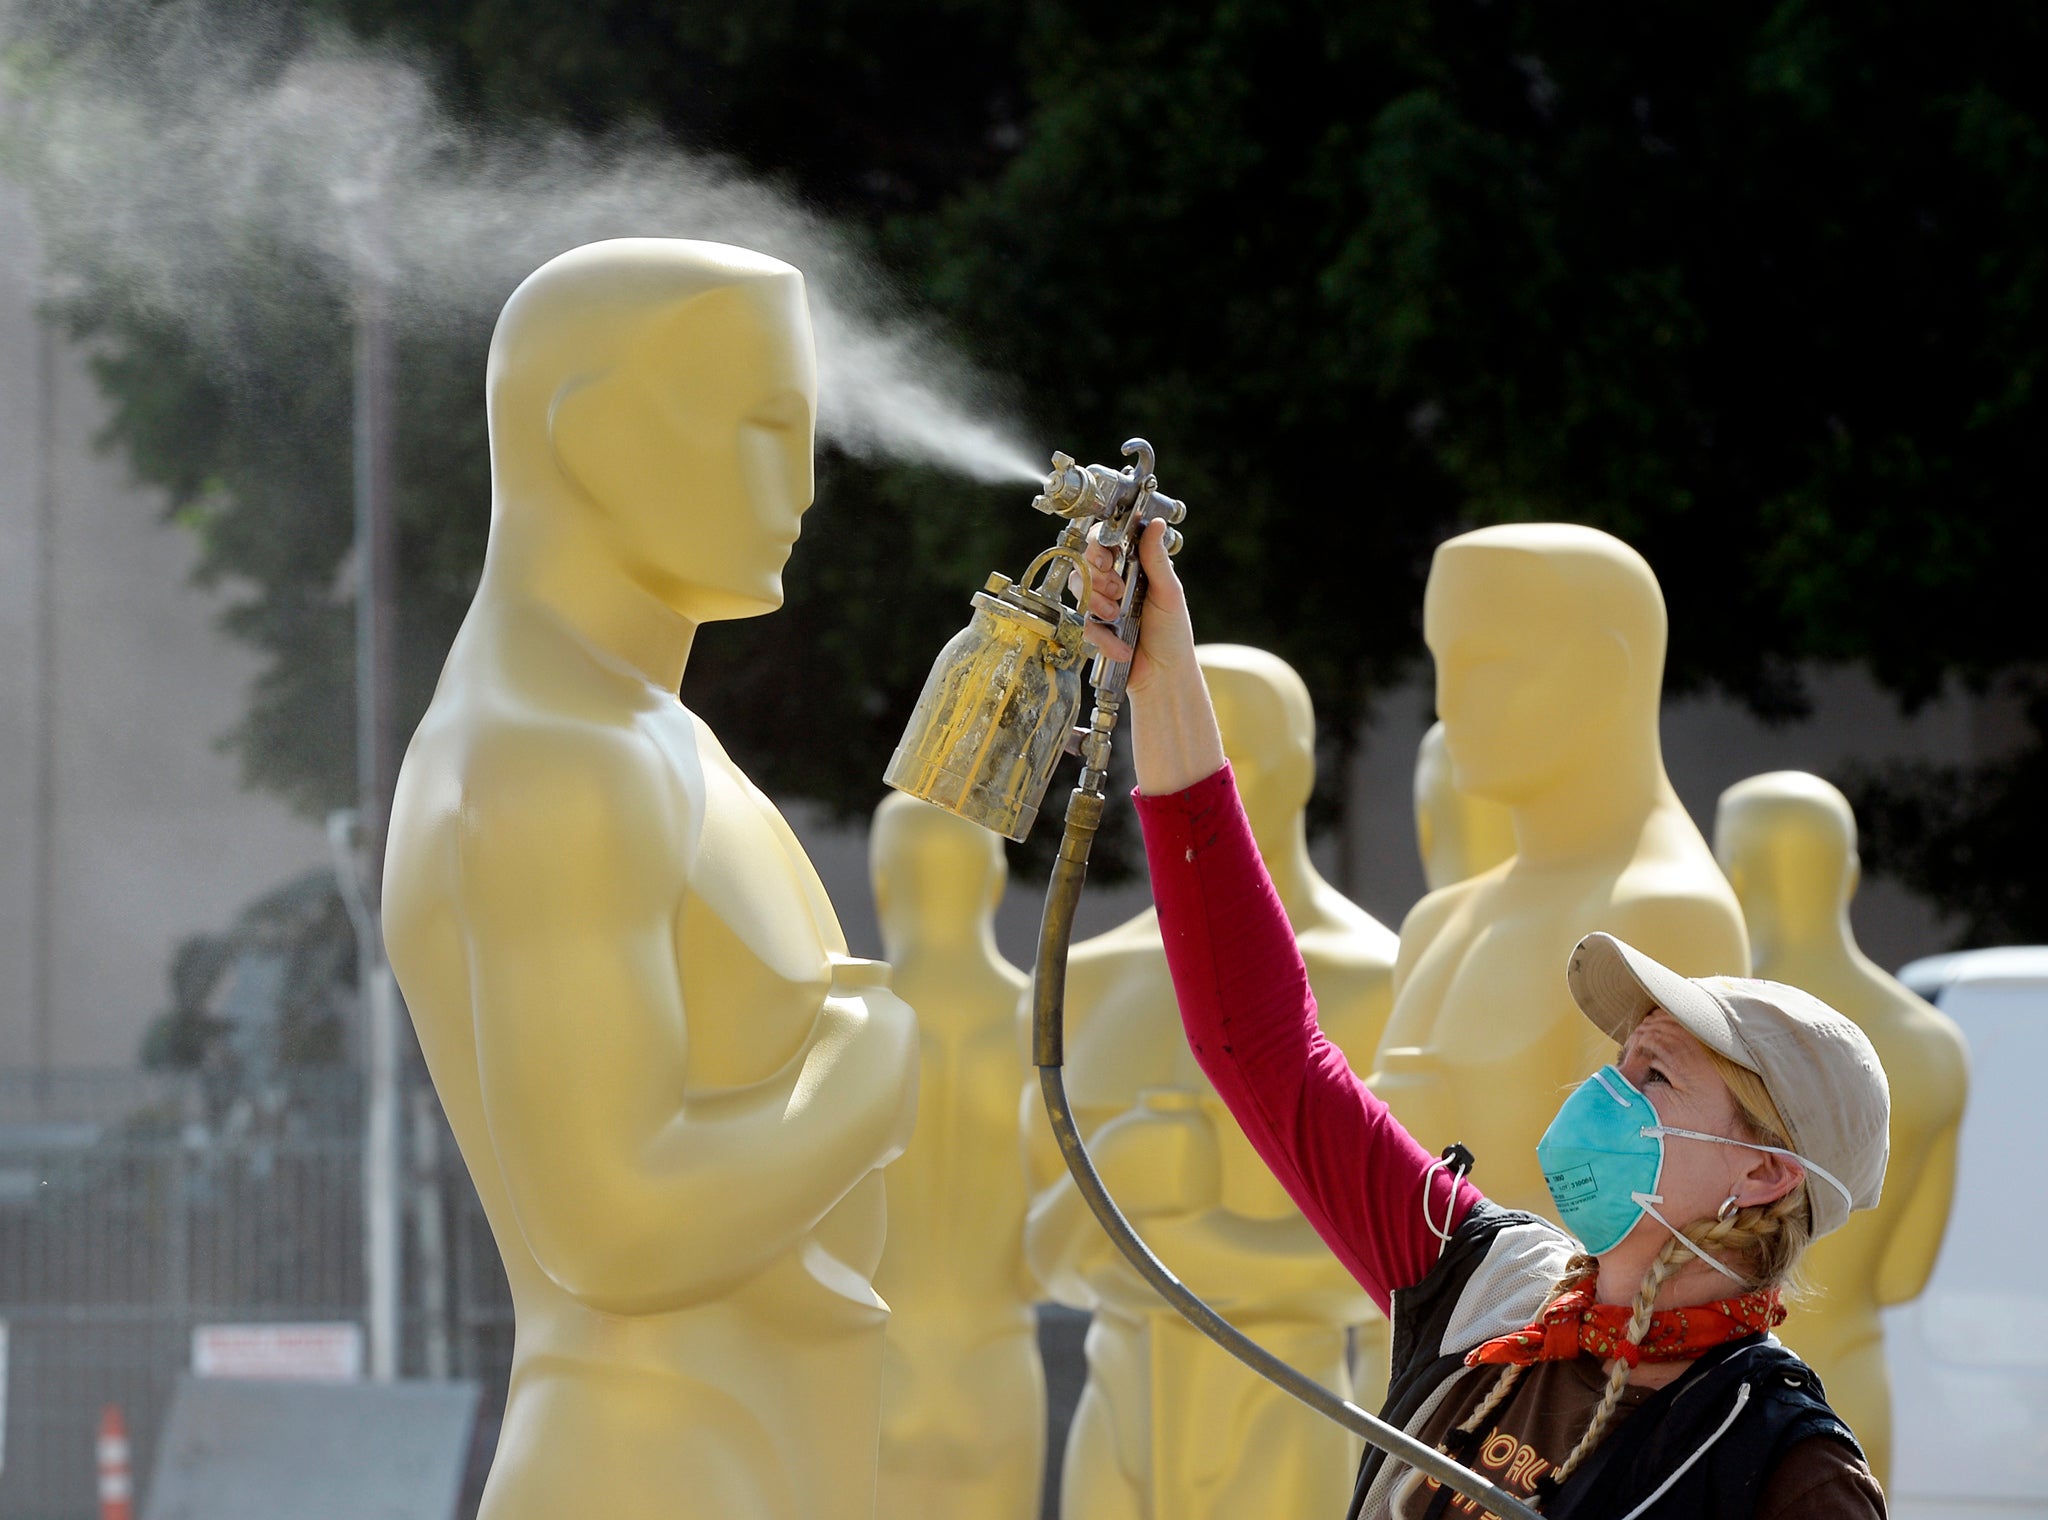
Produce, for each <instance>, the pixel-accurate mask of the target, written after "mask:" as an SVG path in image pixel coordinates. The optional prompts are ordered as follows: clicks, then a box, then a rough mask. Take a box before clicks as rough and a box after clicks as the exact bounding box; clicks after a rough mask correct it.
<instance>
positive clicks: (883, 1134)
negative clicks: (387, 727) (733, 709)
mask: <svg viewBox="0 0 2048 1520" xmlns="http://www.w3.org/2000/svg"><path fill="white" fill-rule="evenodd" d="M630 742H631V741H611V740H606V741H595V742H594V743H593V744H591V745H588V746H585V747H583V748H581V749H578V750H576V751H575V752H573V753H566V754H564V753H557V754H549V753H547V746H546V744H545V742H541V743H534V744H529V745H526V746H524V747H523V748H521V749H520V750H518V751H517V752H515V753H513V754H510V755H507V756H502V757H494V761H485V762H481V763H479V765H478V766H477V777H476V780H475V783H474V785H473V786H472V788H471V791H470V793H469V794H468V795H466V796H465V798H464V809H463V827H462V830H461V836H460V843H459V846H458V849H459V886H458V893H459V903H460V915H461V919H462V922H463V926H464V930H465V933H466V936H467V939H468V947H467V948H468V954H469V963H470V968H471V982H472V998H473V1007H474V1010H475V1023H476V1046H477V1059H478V1067H479V1074H480V1078H481V1081H482V1088H483V1103H484V1112H485V1117H486V1120H487V1122H488V1124H489V1127H490V1134H491V1140H492V1144H493V1146H494V1148H495V1150H496V1153H497V1159H498V1164H499V1167H500V1169H501V1171H502V1173H503V1175H504V1178H505V1183H506V1187H507V1190H508V1192H509V1193H510V1195H511V1200H512V1204H513V1208H514V1210H515V1212H516V1213H517V1216H518V1220H519V1224H520V1228H521V1230H522V1232H523V1233H524V1235H525V1236H526V1239H527V1242H528V1244H529V1245H530V1246H531V1247H532V1249H533V1252H534V1255H535V1258H536V1259H537V1260H538V1261H539V1262H540V1264H541V1266H542V1268H543V1269H544V1270H545V1271H546V1272H547V1273H548V1275H549V1276H550V1277H552V1278H553V1279H554V1280H555V1281H556V1282H557V1283H559V1284H560V1285H561V1286H562V1287H563V1288H564V1290H566V1291H567V1292H569V1293H571V1294H573V1295H574V1296H576V1297H577V1298H579V1299H582V1300H583V1301H584V1302H586V1303H588V1304H589V1305H591V1306H592V1307H593V1308H597V1309H600V1310H604V1311H606V1312H612V1313H650V1312H660V1311H664V1310H669V1309H674V1308H679V1307H682V1306H685V1305H688V1304H691V1303H696V1302H701V1301H703V1300H706V1299H709V1298H713V1297H716V1296H717V1295H719V1294H721V1293H723V1292H725V1291H727V1290H729V1289H730V1288H731V1287H732V1286H734V1285H735V1284H736V1283H738V1282H740V1281H743V1280H744V1279H745V1278H746V1277H747V1276H749V1275H750V1274H751V1273H753V1272H755V1271H757V1270H758V1269H759V1268H761V1267H762V1266H764V1265H766V1264H767V1263H768V1262H769V1261H771V1260H773V1259H774V1258H775V1257H777V1256H779V1255H781V1254H782V1253H784V1252H786V1251H787V1250H789V1249H790V1248H791V1247H792V1246H793V1245H795V1244H796V1243H797V1241H798V1240H800V1239H801V1237H802V1236H803V1235H804V1234H805V1233H806V1232H807V1231H809V1230H810V1229H811V1228H812V1227H813V1226H814V1225H815V1224H816V1223H817V1222H818V1221H819V1220H820V1219H821V1218H823V1216H824V1215H825V1213H826V1212H827V1211H828V1210H829V1209H830V1208H831V1207H832V1206H833V1204H835V1203H836V1202H837V1201H838V1200H839V1199H840V1198H841V1197H843V1196H844V1195H845V1194H846V1192H847V1191H848V1190H849V1189H851V1188H852V1187H853V1185H854V1184H855V1183H856V1182H858V1181H859V1180H860V1179H861V1178H862V1177H863V1176H865V1175H866V1173H867V1172H868V1171H870V1170H871V1169H873V1168H874V1167H875V1166H877V1165H880V1164H881V1163H883V1162H884V1161H886V1160H887V1159H889V1158H890V1157H891V1156H892V1155H894V1154H895V1153H896V1152H897V1151H900V1149H901V1146H902V1143H903V1139H904V1137H905V1135H906V1134H907V1131H908V1127H909V1108H910V1104H911V1101H912V1100H913V1097H914V1089H915V1084H914V1083H908V1084H906V1083H905V1082H904V1080H903V1076H902V1073H903V1071H904V1069H905V1067H906V1065H908V1064H909V1063H911V1062H912V1061H914V1044H913V1042H914V1038H915V1036H914V1031H913V1030H911V1029H910V1028H909V1021H908V1020H902V1021H890V1020H886V1019H878V1018H873V1017H871V1016H870V1015H869V1013H868V1012H867V1011H866V1010H865V1009H864V1008H863V1006H862V1005H860V1004H859V1003H851V1002H850V1003H840V1002H833V1003H828V1004H827V1005H826V1006H825V1007H824V1009H823V1011H822V1012H821V1014H820V1016H819V1019H818V1022H817V1024H816V1025H815V1027H814V1028H813V1030H812V1032H811V1035H810V1038H809V1039H808V1040H807V1041H806V1044H805V1046H804V1048H803V1049H802V1050H800V1051H799V1052H798V1053H797V1055H796V1056H795V1057H794V1058H792V1060H791V1061H790V1062H789V1064H788V1065H787V1066H786V1067H785V1068H784V1069H783V1070H782V1071H781V1072H779V1073H778V1074H777V1075H776V1076H775V1077H773V1078H771V1079H770V1080H769V1081H767V1082H765V1083H763V1084H761V1085H760V1086H758V1087H753V1088H748V1089H746V1090H744V1091H739V1092H733V1093H723V1094H716V1095H712V1096H708V1097H703V1098H687V1097H685V1096H684V1087H685V1075H686V1070H687V1066H686V1062H687V1053H688V1037H689V1035H688V1031H689V1010H688V1009H687V1008H686V1007H685V1006H684V1005H683V998H682V993H681V989H680V986H679V978H678V973H677V962H676V945H675V929H674V923H675V916H676V910H677V907H678V905H679V900H680V894H681V891H682V889H683V886H684V884H685V881H686V866H687V861H686V859H685V858H684V856H685V851H686V843H685V842H687V841H689V840H690V839H692V838H693V836H694V824H695V820H694V819H691V818H688V817H684V816H679V814H680V813H681V811H682V810H681V809H679V808H678V806H677V804H676V803H675V801H674V799H673V789H672V788H665V787H657V786H656V785H654V784H653V783H652V782H651V781H650V780H649V779H648V778H647V771H646V764H647V762H646V760H645V757H641V756H636V755H632V754H630V753H623V752H622V751H623V750H624V748H625V746H626V745H627V744H629V743H630ZM607 746H608V747H607Z"/></svg>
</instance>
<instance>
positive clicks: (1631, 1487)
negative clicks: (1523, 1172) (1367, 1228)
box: [1347, 1203, 1863, 1520]
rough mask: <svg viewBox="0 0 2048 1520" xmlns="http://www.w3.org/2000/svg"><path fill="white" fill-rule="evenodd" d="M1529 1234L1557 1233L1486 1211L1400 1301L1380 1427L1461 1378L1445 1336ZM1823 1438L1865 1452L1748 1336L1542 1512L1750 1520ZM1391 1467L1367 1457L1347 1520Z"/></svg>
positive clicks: (1766, 1347)
mask: <svg viewBox="0 0 2048 1520" xmlns="http://www.w3.org/2000/svg"><path fill="white" fill-rule="evenodd" d="M1529 1225H1536V1226H1540V1227H1542V1228H1546V1229H1554V1228H1555V1227H1554V1226H1549V1225H1546V1224H1544V1222H1543V1221H1540V1220H1538V1219H1537V1218H1536V1217H1535V1216H1534V1215H1531V1214H1520V1213H1514V1212H1511V1211H1510V1210H1507V1209H1503V1208H1499V1207H1497V1206H1496V1205H1494V1204H1491V1203H1481V1204H1479V1205H1478V1207H1476V1208H1474V1209H1473V1211H1472V1212H1471V1214H1470V1215H1468V1216H1467V1217H1466V1219H1465V1222H1464V1223H1463V1224H1461V1225H1460V1226H1459V1227H1458V1230H1457V1233H1456V1234H1455V1235H1454V1236H1453V1237H1452V1239H1451V1242H1450V1244H1449V1246H1448V1248H1447V1249H1446V1250H1445V1252H1444V1254H1443V1257H1442V1259H1441V1260H1439V1261H1438V1262H1437V1264H1436V1266H1435V1267H1434V1268H1433V1269H1432V1270H1431V1272H1430V1274H1429V1275H1428V1276H1427V1277H1425V1278H1424V1279H1423V1280H1422V1281H1421V1282H1419V1283H1417V1284H1415V1286H1413V1287H1412V1288H1403V1289H1401V1290H1400V1291H1399V1292H1397V1293H1396V1294H1395V1295H1394V1312H1393V1377H1392V1380H1391V1381H1390V1383H1389V1384H1388V1391H1387V1402H1386V1405H1385V1406H1384V1408H1383V1409H1382V1410H1381V1418H1382V1419H1385V1420H1387V1421H1389V1422H1391V1423H1393V1424H1395V1425H1399V1426H1400V1427H1402V1428H1403V1429H1404V1430H1405V1429H1410V1427H1411V1424H1412V1422H1413V1421H1414V1420H1415V1419H1416V1418H1417V1416H1418V1415H1419V1414H1420V1412H1421V1411H1422V1409H1423V1407H1424V1405H1425V1404H1426V1403H1427V1401H1428V1399H1429V1397H1430V1395H1431V1394H1432V1393H1434V1392H1435V1391H1436V1390H1437V1389H1438V1388H1440V1387H1441V1386H1442V1385H1443V1384H1444V1382H1445V1381H1446V1380H1447V1379H1449V1378H1451V1377H1454V1376H1456V1375H1457V1374H1458V1373H1459V1372H1462V1371H1463V1370H1464V1367H1465V1355H1464V1354H1465V1352H1467V1351H1469V1350H1470V1349H1471V1347H1470V1346H1466V1345H1446V1344H1445V1334H1446V1330H1447V1329H1448V1327H1449V1326H1450V1324H1451V1321H1452V1318H1453V1316H1454V1314H1455V1313H1456V1312H1457V1310H1458V1307H1459V1302H1460V1300H1461V1299H1462V1298H1463V1297H1464V1295H1465V1292H1466V1289H1467V1288H1468V1287H1469V1286H1470V1285H1471V1283H1472V1280H1473V1277H1474V1274H1475V1273H1477V1272H1478V1271H1479V1270H1480V1269H1481V1267H1482V1265H1483V1264H1484V1263H1486V1262H1487V1260H1488V1258H1489V1253H1490V1252H1492V1251H1493V1249H1494V1247H1495V1244H1496V1242H1497V1240H1498V1238H1499V1237H1500V1235H1501V1233H1502V1232H1503V1231H1505V1230H1509V1229H1513V1228H1515V1227H1517V1226H1529ZM1814 1436H1824V1437H1827V1438H1829V1439H1831V1440H1836V1441H1840V1442H1842V1443H1843V1444H1844V1445H1845V1446H1847V1447H1848V1448H1849V1449H1850V1450H1851V1451H1853V1452H1855V1453H1856V1455H1857V1456H1859V1457H1860V1456H1862V1454H1863V1453H1862V1448H1860V1447H1859V1446H1857V1444H1856V1438H1855V1437H1854V1436H1852V1435H1851V1434H1850V1433H1849V1427H1848V1426H1847V1425H1844V1424H1843V1423H1842V1421H1841V1420H1840V1419H1839V1418H1838V1417H1837V1416H1836V1414H1835V1412H1834V1411H1833V1410H1832V1409H1830V1408H1829V1407H1828V1403H1827V1396H1826V1394H1825V1393H1824V1392H1823V1390H1822V1388H1821V1385H1820V1379H1819V1378H1817V1377H1815V1376H1814V1374H1813V1370H1812V1369H1811V1368H1809V1367H1808V1366H1807V1365H1806V1364H1805V1363H1804V1362H1802V1361H1800V1360H1799V1358H1798V1357H1796V1356H1794V1355H1793V1354H1792V1353H1791V1352H1790V1351H1788V1350H1786V1349H1785V1347H1784V1346H1783V1345H1781V1344H1780V1343H1779V1342H1778V1341H1777V1340H1776V1339H1775V1338H1773V1337H1771V1336H1767V1335H1750V1336H1745V1337H1743V1338H1742V1339H1741V1340H1737V1341H1730V1342H1728V1343H1727V1344H1726V1345H1723V1346H1717V1347H1716V1348H1715V1349H1714V1350H1712V1351H1709V1352H1707V1353H1706V1354H1705V1355H1703V1356H1701V1357H1700V1358H1699V1359H1698V1360H1697V1361H1695V1362H1694V1363H1693V1365H1692V1366H1691V1367H1690V1368H1688V1369H1687V1370H1686V1373H1685V1375H1684V1376H1683V1377H1681V1378H1679V1379H1677V1380H1676V1381H1674V1382H1672V1383H1670V1384H1667V1385H1666V1386H1665V1387H1663V1388H1660V1389H1659V1390H1657V1392H1656V1393H1655V1394H1653V1395H1652V1396H1651V1397H1650V1398H1648V1399H1647V1400H1645V1401H1644V1402H1643V1404H1642V1405H1641V1406H1640V1407H1639V1408H1638V1409H1637V1410H1636V1411H1635V1413H1634V1414H1632V1415H1631V1416H1630V1417H1629V1418H1628V1419H1627V1420H1626V1421H1625V1422H1623V1423H1622V1424H1621V1425H1619V1426H1617V1427H1615V1429H1614V1430H1613V1432H1612V1433H1611V1434H1609V1435H1608V1436H1607V1438H1606V1439H1605V1440H1603V1441H1602V1442H1601V1443H1600V1444H1599V1446H1597V1447H1596V1448H1594V1450H1593V1451H1592V1452H1591V1453H1590V1454H1588V1456H1587V1457H1586V1459H1585V1460H1584V1461H1583V1462H1581V1463H1580V1465H1579V1467H1578V1469H1577V1471H1575V1472H1574V1473H1573V1474H1572V1475H1571V1478H1570V1479H1569V1480H1568V1481H1567V1482H1566V1483H1565V1484H1564V1486H1563V1487H1562V1488H1560V1489H1559V1490H1558V1491H1557V1492H1556V1493H1555V1494H1554V1495H1552V1496H1550V1497H1549V1498H1548V1500H1547V1501H1546V1502H1545V1503H1544V1504H1543V1511H1544V1513H1545V1514H1546V1515H1547V1516H1550V1517H1551V1520H1622V1517H1623V1516H1628V1515H1631V1514H1633V1513H1634V1512H1635V1511H1636V1509H1637V1508H1638V1506H1641V1505H1644V1504H1645V1502H1646V1501H1650V1500H1651V1499H1652V1496H1655V1499H1654V1502H1653V1503H1650V1504H1649V1506H1648V1507H1647V1508H1645V1509H1643V1511H1642V1520H1694V1517H1698V1520H1742V1517H1744V1516H1747V1515H1749V1514H1750V1513H1751V1512H1752V1511H1753V1510H1754V1509H1755V1507H1756V1501H1757V1497H1758V1495H1759V1494H1760V1493H1761V1492H1762V1489H1763V1485H1764V1482H1765V1480H1766V1479H1767V1478H1768V1477H1769V1476H1770V1473H1771V1471H1772V1470H1773V1469H1774V1468H1775V1467H1776V1466H1777V1464H1778V1461H1779V1459H1780V1458H1781V1457H1782V1456H1783V1455H1784V1454H1785V1453H1786V1452H1787V1451H1789V1450H1790V1449H1791V1448H1792V1447H1793V1446H1794V1445H1795V1444H1797V1443H1798V1442H1800V1441H1804V1440H1807V1439H1810V1438H1811V1437H1814ZM1386 1461H1387V1456H1386V1454H1385V1453H1384V1452H1381V1451H1379V1450H1377V1449H1376V1448H1373V1447H1367V1448H1366V1453H1365V1460H1364V1461H1363V1462H1362V1463H1361V1464H1360V1465H1359V1471H1358V1484H1357V1487H1356V1489H1355V1490H1354V1491H1353V1493H1352V1496H1351V1510H1350V1515H1349V1516H1348V1517H1347V1520H1356V1517H1357V1516H1358V1515H1359V1513H1360V1511H1361V1510H1362V1509H1363V1507H1364V1504H1365V1501H1366V1496H1367V1493H1368V1491H1369V1490H1370V1489H1371V1487H1372V1484H1373V1479H1374V1478H1375V1477H1376V1476H1377V1475H1378V1474H1379V1472H1380V1470H1381V1468H1382V1467H1383V1466H1384V1465H1385V1463H1386ZM1660 1490H1661V1492H1660ZM1449 1497H1450V1490H1449V1489H1444V1490H1442V1491H1441V1498H1442V1499H1443V1500H1444V1501H1445V1502H1446V1503H1447V1502H1448V1499H1449Z"/></svg>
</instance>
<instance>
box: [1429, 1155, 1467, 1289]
mask: <svg viewBox="0 0 2048 1520" xmlns="http://www.w3.org/2000/svg"><path fill="white" fill-rule="evenodd" d="M1439 1168H1441V1169H1442V1171H1443V1173H1444V1175H1445V1176H1446V1177H1447V1178H1449V1179H1450V1184H1451V1185H1450V1188H1449V1189H1448V1191H1447V1192H1446V1193H1445V1195H1444V1222H1443V1223H1442V1224H1438V1223H1437V1222H1436V1218H1435V1216H1433V1215H1432V1214H1431V1213H1430V1212H1429V1189H1430V1185H1431V1184H1432V1183H1434V1182H1435V1181H1436V1174H1437V1171H1438V1169H1439ZM1471 1175H1472V1158H1471V1152H1469V1151H1467V1150H1466V1149H1465V1148H1464V1147H1463V1146H1458V1145H1454V1146H1451V1147H1449V1148H1448V1149H1446V1150H1445V1152H1444V1153H1443V1154H1442V1155H1441V1156H1439V1157H1437V1158H1436V1160H1434V1161H1432V1162H1430V1164H1429V1170H1428V1171H1426V1172H1424V1173H1423V1174H1422V1223H1423V1227H1424V1228H1425V1229H1427V1230H1428V1231H1429V1233H1430V1234H1432V1235H1434V1236H1435V1237H1436V1257H1437V1260H1438V1261H1442V1260H1443V1257H1444V1252H1445V1251H1447V1250H1449V1249H1450V1244H1451V1237H1452V1236H1454V1235H1455V1234H1457V1231H1455V1230H1453V1229H1452V1228H1451V1215H1452V1214H1453V1213H1454V1212H1456V1210H1457V1207H1458V1183H1459V1182H1460V1181H1461V1180H1462V1179H1464V1178H1466V1177H1469V1176H1471Z"/></svg>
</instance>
